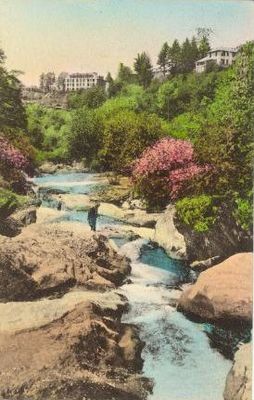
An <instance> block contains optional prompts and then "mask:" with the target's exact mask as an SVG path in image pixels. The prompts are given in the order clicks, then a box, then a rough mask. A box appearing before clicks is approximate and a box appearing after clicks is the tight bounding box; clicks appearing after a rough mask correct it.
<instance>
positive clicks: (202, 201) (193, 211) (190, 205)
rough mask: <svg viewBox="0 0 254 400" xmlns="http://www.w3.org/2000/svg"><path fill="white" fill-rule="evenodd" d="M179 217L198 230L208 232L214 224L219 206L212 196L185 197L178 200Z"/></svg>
mask: <svg viewBox="0 0 254 400" xmlns="http://www.w3.org/2000/svg"><path fill="white" fill-rule="evenodd" d="M176 211H177V217H178V218H179V220H180V221H181V222H183V223H184V224H185V225H188V226H189V227H190V228H191V229H194V230H195V231H196V232H207V231H209V229H210V228H211V227H212V226H213V225H214V223H215V221H216V218H217V211H218V207H217V206H216V205H215V200H214V198H213V197H211V196H206V195H201V196H198V197H192V198H191V197H185V198H183V199H181V200H178V201H177V202H176Z"/></svg>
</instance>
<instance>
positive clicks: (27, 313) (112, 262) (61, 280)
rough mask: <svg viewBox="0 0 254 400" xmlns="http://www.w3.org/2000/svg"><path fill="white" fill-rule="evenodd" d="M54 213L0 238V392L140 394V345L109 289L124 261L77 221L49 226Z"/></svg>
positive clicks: (118, 280)
mask: <svg viewBox="0 0 254 400" xmlns="http://www.w3.org/2000/svg"><path fill="white" fill-rule="evenodd" d="M54 213H55V212H54V210H52V211H51V212H48V211H46V210H43V208H42V209H41V210H39V212H38V222H37V223H36V224H32V225H30V226H28V227H26V228H24V229H23V231H22V233H21V234H19V235H18V236H16V237H13V238H7V237H0V249H1V250H0V275H1V280H0V281H1V284H0V297H1V302H2V303H1V304H0V310H1V323H0V344H1V347H0V359H1V365H0V396H2V398H4V399H17V400H22V399H24V400H25V399H26V400H27V399H36V400H37V399H70V400H74V399H75V400H76V399H84V398H86V399H91V400H92V399H94V400H95V399H98V398H100V399H105V400H110V399H112V398H117V399H129V398H132V399H144V398H146V396H147V391H148V390H150V387H151V384H150V383H149V380H147V379H145V378H143V377H142V376H141V375H140V372H141V370H142V358H141V351H142V348H143V343H142V341H141V340H140V339H139V336H138V329H137V328H136V327H135V326H134V325H132V324H127V323H125V324H123V323H121V317H122V314H123V312H124V311H126V309H127V307H128V303H127V300H126V298H124V296H121V295H119V294H117V293H116V292H115V290H114V289H115V288H117V287H118V286H119V285H120V284H122V282H123V281H124V279H126V277H127V276H128V274H129V273H130V264H129V261H128V260H127V259H126V257H124V256H121V255H119V254H117V253H116V252H115V251H114V249H113V248H112V247H111V246H110V244H109V242H108V240H107V239H106V238H105V237H104V236H103V235H92V234H91V233H90V232H89V230H88V228H87V227H85V226H84V225H82V224H80V223H76V224H69V223H68V222H66V223H63V224H48V221H49V220H50V218H52V217H53V214H54Z"/></svg>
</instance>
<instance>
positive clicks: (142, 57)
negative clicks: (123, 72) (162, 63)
mask: <svg viewBox="0 0 254 400" xmlns="http://www.w3.org/2000/svg"><path fill="white" fill-rule="evenodd" d="M134 70H135V72H136V73H137V78H138V82H139V84H140V85H142V86H144V87H145V88H146V87H148V86H149V85H150V83H151V81H152V78H153V71H152V64H151V61H150V57H149V56H148V55H147V54H146V53H145V52H143V53H141V54H138V55H137V58H135V61H134Z"/></svg>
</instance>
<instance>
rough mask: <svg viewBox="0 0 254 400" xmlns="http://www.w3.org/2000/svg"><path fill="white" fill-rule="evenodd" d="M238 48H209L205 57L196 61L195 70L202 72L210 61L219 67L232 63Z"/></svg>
mask: <svg viewBox="0 0 254 400" xmlns="http://www.w3.org/2000/svg"><path fill="white" fill-rule="evenodd" d="M237 51H238V49H232V48H226V47H218V48H216V49H213V50H210V51H209V52H208V54H207V56H206V57H204V58H201V60H198V61H196V68H195V69H196V72H204V71H206V69H207V67H208V65H209V64H211V63H216V64H217V65H218V66H220V67H228V66H229V65H232V63H233V61H234V58H235V55H236V53H237Z"/></svg>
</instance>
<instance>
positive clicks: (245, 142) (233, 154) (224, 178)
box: [195, 42, 254, 199]
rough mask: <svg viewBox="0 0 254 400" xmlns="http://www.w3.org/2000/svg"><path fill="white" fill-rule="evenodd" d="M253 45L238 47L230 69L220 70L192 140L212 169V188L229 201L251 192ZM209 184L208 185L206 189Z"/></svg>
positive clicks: (202, 158)
mask: <svg viewBox="0 0 254 400" xmlns="http://www.w3.org/2000/svg"><path fill="white" fill-rule="evenodd" d="M253 71H254V42H249V43H247V44H246V45H244V46H242V48H241V49H240V51H239V54H238V56H237V59H236V61H235V64H234V66H233V67H232V68H231V69H228V70H227V71H224V73H223V78H222V79H221V80H220V84H219V86H218V88H217V91H216V95H215V98H214V101H213V103H212V104H211V105H210V106H209V107H208V109H207V110H206V112H207V121H206V124H205V126H204V127H203V129H202V130H201V132H200V134H199V135H198V137H197V138H196V140H195V148H196V151H197V154H198V157H199V159H200V160H201V161H204V160H209V162H211V163H212V164H213V165H214V166H215V170H214V172H215V173H214V175H213V176H212V178H213V182H212V189H213V191H216V192H217V193H219V194H222V195H224V196H225V195H226V196H227V197H228V199H232V198H233V196H234V195H236V194H237V193H238V196H239V197H240V198H247V197H248V195H249V192H250V191H251V190H252V158H253V134H254V128H253V127H254V104H253V93H254V72H253ZM209 187H211V182H208V187H207V188H206V189H207V190H209Z"/></svg>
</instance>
